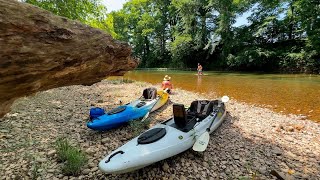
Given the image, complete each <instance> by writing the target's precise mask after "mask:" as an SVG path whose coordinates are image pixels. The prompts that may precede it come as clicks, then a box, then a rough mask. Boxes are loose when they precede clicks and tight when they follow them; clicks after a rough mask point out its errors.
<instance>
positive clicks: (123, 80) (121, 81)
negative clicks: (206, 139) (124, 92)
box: [109, 79, 134, 84]
mask: <svg viewBox="0 0 320 180" xmlns="http://www.w3.org/2000/svg"><path fill="white" fill-rule="evenodd" d="M109 82H110V83H111V84H125V83H133V82H134V81H133V80H131V79H114V80H109Z"/></svg>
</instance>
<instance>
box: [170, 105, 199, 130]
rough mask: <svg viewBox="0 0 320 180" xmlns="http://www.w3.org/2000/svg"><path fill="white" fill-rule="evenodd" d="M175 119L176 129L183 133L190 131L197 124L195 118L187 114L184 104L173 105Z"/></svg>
mask: <svg viewBox="0 0 320 180" xmlns="http://www.w3.org/2000/svg"><path fill="white" fill-rule="evenodd" d="M173 119H174V123H175V125H176V126H175V128H177V129H179V130H180V131H183V132H188V131H190V130H191V129H192V128H193V127H194V125H195V124H196V123H197V121H196V117H195V116H193V115H187V114H186V110H185V108H184V105H183V104H173Z"/></svg>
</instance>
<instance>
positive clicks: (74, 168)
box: [56, 138, 87, 175]
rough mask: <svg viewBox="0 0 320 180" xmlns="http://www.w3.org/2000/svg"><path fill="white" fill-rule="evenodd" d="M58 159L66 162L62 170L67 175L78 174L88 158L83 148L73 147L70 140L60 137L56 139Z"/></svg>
mask: <svg viewBox="0 0 320 180" xmlns="http://www.w3.org/2000/svg"><path fill="white" fill-rule="evenodd" d="M56 151H57V155H58V159H59V160H60V161H62V162H64V166H63V167H62V172H63V173H64V174H65V175H78V174H79V173H80V170H81V167H82V166H83V165H85V163H86V162H87V158H86V156H85V154H84V153H83V152H81V150H79V149H78V148H76V147H73V146H72V145H71V144H70V143H69V142H68V140H66V139H64V138H58V139H57V141H56Z"/></svg>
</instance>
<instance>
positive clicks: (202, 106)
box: [188, 100, 215, 120]
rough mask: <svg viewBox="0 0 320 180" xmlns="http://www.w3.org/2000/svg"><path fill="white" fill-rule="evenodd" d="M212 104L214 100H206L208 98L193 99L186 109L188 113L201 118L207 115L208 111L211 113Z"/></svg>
mask: <svg viewBox="0 0 320 180" xmlns="http://www.w3.org/2000/svg"><path fill="white" fill-rule="evenodd" d="M214 105H215V101H208V100H200V101H193V102H192V103H191V106H190V108H189V110H188V114H190V115H194V116H196V117H197V118H199V119H200V120H203V119H205V118H206V117H207V116H209V115H210V113H212V111H213V107H214Z"/></svg>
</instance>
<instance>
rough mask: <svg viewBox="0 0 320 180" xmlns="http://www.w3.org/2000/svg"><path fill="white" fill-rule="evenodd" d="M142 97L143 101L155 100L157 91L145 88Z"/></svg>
mask: <svg viewBox="0 0 320 180" xmlns="http://www.w3.org/2000/svg"><path fill="white" fill-rule="evenodd" d="M142 96H143V97H144V99H155V98H157V89H156V88H152V87H151V88H147V89H145V90H143V93H142Z"/></svg>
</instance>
